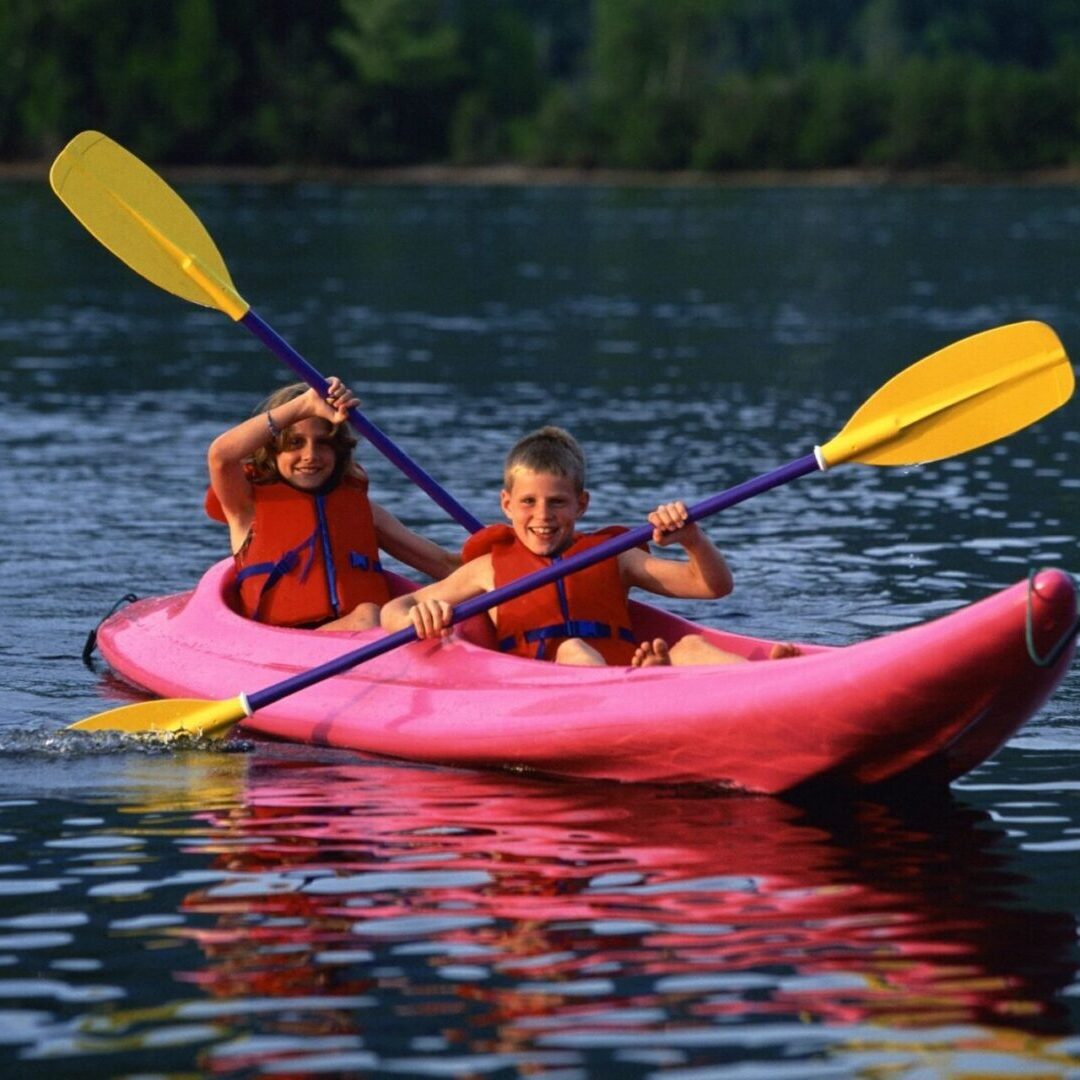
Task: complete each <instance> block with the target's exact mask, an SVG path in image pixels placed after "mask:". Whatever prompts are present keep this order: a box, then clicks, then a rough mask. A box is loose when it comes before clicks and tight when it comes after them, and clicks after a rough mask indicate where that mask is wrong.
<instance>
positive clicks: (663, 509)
mask: <svg viewBox="0 0 1080 1080" xmlns="http://www.w3.org/2000/svg"><path fill="white" fill-rule="evenodd" d="M649 523H650V524H651V525H652V527H653V535H652V538H653V543H654V544H656V545H658V546H659V547H667V546H668V544H682V545H683V546H684V547H685V546H686V542H687V541H688V540H690V541H691V542H692V541H693V538H694V537H695V536H696V535H697V534H698V527H697V524H696V522H692V521H690V519H689V515H688V514H687V511H686V503H684V502H669V503H661V504H660V505H659V506H658V507H657V508H656V509H655V510H654V511H653V512H652V513H651V514H650V515H649Z"/></svg>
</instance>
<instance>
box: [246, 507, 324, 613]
mask: <svg viewBox="0 0 1080 1080" xmlns="http://www.w3.org/2000/svg"><path fill="white" fill-rule="evenodd" d="M318 535H319V530H318V529H317V528H316V530H315V531H314V532H313V533H312V534H311V535H310V536H309V537H308V538H307V539H306V540H304V541H303V542H302V543H300V544H297V545H296V547H294V548H292V549H290V550H289V551H286V552H285V554H284V555H282V556H281V558H280V559H278V560H277V562H263V563H255V564H254V565H252V566H245V567H244V568H243V569H242V570H240V571H238V572H237V575H236V584H237V586H239V585H240V583H241V582H243V581H245V580H246V579H247V578H250V577H257V576H259V575H260V574H266V580H265V581H264V582H263V587H262V588H261V589H260V590H259V599H258V600H257V601H256V603H255V610H254V612H253V613H252V616H251V617H252V619H253V620H254V621H255V622H258V621H259V608H261V607H262V602H263V597H265V596H266V594H267V592H269V590H270V589H272V588H273V587H274V586H275V585H276V584H277V583H278V582H279V581H280V580H281V579H282V578H283V577H284V576H285V575H286V574H289V573H291V572H292V571H293V570H294V569H296V565H297V563H298V562H299V561H300V556H301V554H302V553H303V551H304V550H305V548H306V549H307V553H308V557H307V562H306V563H305V564H304V568H303V569H302V570H301V571H300V581H301V583H303V582H305V581H307V576H308V574H310V573H311V567H312V564H313V563H314V562H315V540H316V538H317V537H318Z"/></svg>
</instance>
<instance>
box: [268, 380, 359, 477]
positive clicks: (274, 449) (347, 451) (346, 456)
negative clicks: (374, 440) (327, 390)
mask: <svg viewBox="0 0 1080 1080" xmlns="http://www.w3.org/2000/svg"><path fill="white" fill-rule="evenodd" d="M307 388H308V386H307V383H302V382H298V383H290V384H289V385H288V386H281V387H279V388H278V389H277V390H275V391H274V392H273V393H272V394H271V395H270V396H269V397H268V398H267V399H266V400H265V401H264V402H262V403H261V404H260V405H259V407H258V408H257V409H255V411H254V412H253V413H252V414H251V415H252V416H258V415H259V414H260V413H265V412H270V411H272V410H273V409H276V408H277V407H278V406H279V405H284V404H285V402H286V401H292V400H293V398H298V397H299V396H300V395H301V394H303V393H304V392H305V391H306V390H307ZM288 430H289V429H288V428H285V430H284V431H282V432H279V434H278V435H277V436H276V437H275V438H273V439H271V440H270V442H268V443H267V444H266V445H265V446H260V447H259V449H258V450H256V451H255V453H254V454H252V455H251V473H252V479H253V480H254V481H255V483H257V484H266V483H271V482H272V481H274V480H277V479H278V470H277V454H278V451H279V450H281V449H282V448H283V447H284V446H285V436H286V434H287V433H288ZM330 441H331V444H332V446H333V448H334V457H335V458H336V459H337V467H338V469H344V470H345V471H346V472H348V473H350V474H353V475H359V476H363V475H364V472H363V470H362V469H361V468H360V466H359V465H358V464H357V463H356V462H354V461H353V459H352V455H353V450H355V449H356V442H357V440H356V436H355V435H354V434H353V432H352V429H351V428H350V427H349V425H348V424H334V425H333V428H332V431H331V434H330ZM337 475H340V473H338V474H337Z"/></svg>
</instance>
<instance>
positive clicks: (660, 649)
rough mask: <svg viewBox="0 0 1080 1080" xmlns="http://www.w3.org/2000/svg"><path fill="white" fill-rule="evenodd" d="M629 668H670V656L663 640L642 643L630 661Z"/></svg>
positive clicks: (657, 639) (655, 639) (656, 639)
mask: <svg viewBox="0 0 1080 1080" xmlns="http://www.w3.org/2000/svg"><path fill="white" fill-rule="evenodd" d="M630 666H631V667H670V666H671V654H670V653H669V652H668V645H667V642H666V641H665V640H664V639H663V638H654V639H653V640H652V641H643V642H642V643H641V644H640V645H639V646H638V647H637V651H636V652H635V653H634V657H633V659H632V660H631V661H630Z"/></svg>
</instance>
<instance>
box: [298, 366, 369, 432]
mask: <svg viewBox="0 0 1080 1080" xmlns="http://www.w3.org/2000/svg"><path fill="white" fill-rule="evenodd" d="M326 383H327V385H326V396H325V397H324V396H322V395H321V394H320V393H319V391H318V390H316V389H315V388H314V387H311V388H310V389H308V390H305V391H304V393H303V395H302V397H301V400H302V401H303V403H304V405H303V411H304V414H305V416H321V417H322V418H323V419H324V420H326V421H328V422H329V423H331V424H343V423H345V422H346V421H347V420H348V419H349V410H350V409H351V408H352V407H353V406H354V405H359V404H360V399H359V398H358V397H357V396H356V395H355V394H354V393H353V392H352V391H351V390H350V389H349V388H348V387H347V386H346V385H345V384H344V383H343V382H342V381H341V380H340V379H339V378H338V377H337V376H336V375H331V376H330V378H329V379H327V380H326ZM293 422H295V421H293Z"/></svg>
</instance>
